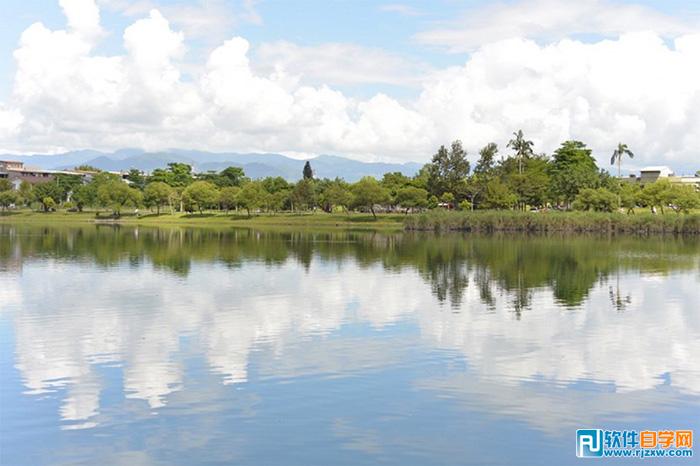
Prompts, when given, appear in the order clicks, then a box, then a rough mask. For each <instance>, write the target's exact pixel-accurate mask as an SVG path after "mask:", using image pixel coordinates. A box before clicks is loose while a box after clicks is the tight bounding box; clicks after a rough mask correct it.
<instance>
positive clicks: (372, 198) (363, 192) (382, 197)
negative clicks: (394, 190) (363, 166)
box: [352, 176, 391, 219]
mask: <svg viewBox="0 0 700 466" xmlns="http://www.w3.org/2000/svg"><path fill="white" fill-rule="evenodd" d="M352 193H353V195H354V204H355V205H356V206H358V207H360V206H362V207H367V208H369V210H370V212H372V216H373V217H374V218H375V219H376V218H377V214H376V213H375V212H374V206H375V205H377V204H386V203H388V202H390V201H391V196H390V195H389V191H388V190H387V189H386V188H384V187H382V185H381V184H379V182H378V181H377V180H376V179H374V178H372V177H371V176H365V177H364V178H362V179H361V180H360V181H358V182H357V183H355V184H354V185H352Z"/></svg>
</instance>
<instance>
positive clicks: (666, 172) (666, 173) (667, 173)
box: [639, 165, 673, 176]
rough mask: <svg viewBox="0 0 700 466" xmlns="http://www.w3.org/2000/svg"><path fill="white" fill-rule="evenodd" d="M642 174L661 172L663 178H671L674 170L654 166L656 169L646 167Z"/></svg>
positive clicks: (662, 166)
mask: <svg viewBox="0 0 700 466" xmlns="http://www.w3.org/2000/svg"><path fill="white" fill-rule="evenodd" d="M639 171H640V172H641V173H645V172H659V173H660V174H661V176H670V175H673V170H671V169H670V168H668V167H667V166H665V165H659V166H654V167H644V168H642V169H641V170H639Z"/></svg>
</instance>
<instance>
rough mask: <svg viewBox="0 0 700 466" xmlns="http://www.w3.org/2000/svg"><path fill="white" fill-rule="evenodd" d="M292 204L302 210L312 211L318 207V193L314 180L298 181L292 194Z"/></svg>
mask: <svg viewBox="0 0 700 466" xmlns="http://www.w3.org/2000/svg"><path fill="white" fill-rule="evenodd" d="M291 199H292V203H293V204H294V205H295V206H296V207H297V208H300V209H312V208H313V207H314V206H315V205H316V193H315V189H314V180H313V178H304V179H302V180H299V181H297V183H296V185H294V189H293V190H292V194H291Z"/></svg>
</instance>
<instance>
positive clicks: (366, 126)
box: [0, 0, 700, 171]
mask: <svg viewBox="0 0 700 466" xmlns="http://www.w3.org/2000/svg"><path fill="white" fill-rule="evenodd" d="M542 4H544V3H542ZM586 4H587V5H591V3H590V2H588V3H586ZM62 5H63V6H64V10H65V12H66V16H67V18H68V26H67V28H66V29H65V30H50V29H48V28H47V27H46V26H44V25H43V24H41V23H36V24H33V25H32V26H30V27H29V28H28V29H27V30H26V31H25V32H24V33H23V34H22V37H21V40H20V44H19V48H18V49H17V50H16V51H15V59H16V62H17V74H16V78H15V84H14V90H13V92H12V95H11V97H10V99H9V100H8V101H7V102H5V103H0V149H2V150H3V151H14V152H29V151H35V152H49V151H60V150H65V149H76V148H95V149H106V150H110V149H116V148H121V147H142V148H144V149H147V150H159V149H164V148H168V147H185V148H198V149H204V150H215V151H222V150H226V151H260V152H287V153H289V152H296V153H305V154H314V153H315V154H319V153H339V154H344V155H347V156H350V157H354V158H358V159H365V160H376V159H384V160H396V161H402V160H419V161H425V160H427V159H428V157H429V156H430V155H431V154H432V152H433V151H434V150H435V148H436V147H437V146H438V145H439V144H443V143H447V142H449V141H451V140H453V139H456V138H460V139H462V140H463V141H464V143H465V145H466V147H467V148H468V149H469V150H470V151H471V152H472V153H474V152H475V151H476V150H477V149H478V148H479V147H480V146H482V145H483V144H485V143H487V142H490V141H495V142H497V143H499V144H501V145H503V144H504V143H505V142H506V141H507V140H508V137H509V135H510V134H511V133H512V132H513V131H515V130H517V129H519V128H522V129H523V130H524V131H525V132H526V134H527V136H528V137H529V138H531V139H533V140H534V141H535V143H536V149H537V150H538V151H543V152H551V151H552V150H554V149H555V148H556V147H557V146H558V145H559V143H561V142H562V141H563V140H566V139H569V138H576V139H580V140H583V141H585V142H587V143H588V144H589V145H590V146H591V147H592V148H593V149H594V150H595V151H596V154H597V156H598V160H599V162H600V163H601V164H604V163H605V161H606V160H607V159H609V152H610V151H611V148H612V147H614V146H615V145H616V144H617V143H618V142H620V141H624V142H626V143H628V144H629V145H630V146H631V147H632V148H633V150H634V151H635V154H637V157H636V158H635V160H634V162H635V163H638V164H640V165H643V164H652V163H653V164H669V165H671V166H673V167H674V168H677V169H680V170H679V171H682V169H683V168H687V169H688V170H690V169H691V168H692V167H693V166H694V165H695V164H697V161H698V154H697V153H696V148H697V147H698V146H700V84H698V83H700V34H699V33H685V32H684V31H685V28H684V27H680V26H678V28H675V29H674V28H672V27H670V26H668V27H664V26H663V24H662V25H660V26H659V27H658V30H659V31H661V32H662V33H666V32H669V31H670V32H676V33H679V34H681V35H679V36H678V37H676V38H675V39H674V40H672V41H669V40H666V38H665V37H664V36H663V35H662V34H660V33H655V32H638V33H625V34H622V35H620V36H619V37H615V38H612V39H605V40H599V41H597V42H593V43H587V42H582V41H577V40H572V39H564V40H559V41H555V42H552V43H549V44H546V45H542V44H540V43H538V42H536V41H533V40H530V39H526V38H514V39H504V40H496V41H494V42H492V43H488V44H485V45H482V46H479V47H478V48H477V49H476V50H475V51H474V52H473V53H472V54H471V55H470V57H469V59H468V60H467V61H466V63H465V64H464V65H463V66H455V67H450V68H445V69H440V70H424V69H422V68H421V66H422V65H420V64H416V63H413V62H410V61H406V60H403V59H401V58H399V57H397V56H394V55H392V54H390V53H388V52H384V51H382V50H379V49H368V48H365V47H359V46H353V45H349V44H325V45H318V46H299V45H296V44H293V43H290V42H275V43H268V44H263V45H262V46H260V47H259V49H257V51H256V50H252V51H251V47H250V44H249V42H248V41H247V40H246V39H244V38H243V37H233V38H230V39H228V40H226V41H223V42H222V43H220V44H219V45H218V46H217V47H215V48H213V49H212V50H211V52H210V53H209V54H208V56H207V57H206V60H204V61H203V62H202V63H198V64H196V66H194V67H193V66H192V64H191V63H187V64H185V63H183V61H184V60H185V57H186V51H187V40H186V38H187V35H186V34H185V33H183V32H182V31H179V30H177V29H176V28H175V27H174V26H173V23H171V22H170V20H169V19H168V17H167V15H166V14H164V13H163V12H161V11H159V10H157V9H152V10H150V11H149V12H148V13H147V14H142V17H140V18H139V19H138V20H136V21H135V22H134V23H133V24H132V25H130V26H129V27H127V28H126V30H125V31H124V34H123V44H124V53H123V54H122V55H112V56H105V55H101V54H99V53H96V52H95V46H96V43H97V40H98V39H99V37H100V34H98V32H99V31H101V27H100V25H99V12H98V11H97V10H96V8H94V3H92V2H91V0H64V1H63V2H62ZM595 5H598V6H600V5H605V4H603V3H601V2H595ZM616 8H617V7H616ZM619 8H623V7H619ZM624 8H627V7H624ZM624 8H623V9H624ZM635 8H637V7H635ZM625 11H627V10H625ZM630 11H631V10H630ZM634 11H637V10H634ZM640 11H641V10H640ZM644 11H646V10H644ZM620 14H622V13H620ZM555 16H556V15H555ZM491 22H492V23H493V22H497V21H491ZM555 22H556V21H555ZM650 24H651V23H650ZM594 26H595V25H594ZM594 26H591V27H594ZM596 27H597V26H596ZM584 29H585V28H584ZM633 29H634V28H633ZM611 31H612V32H614V31H613V30H611ZM517 32H518V31H516V33H517ZM574 32H576V31H574ZM493 37H494V38H496V37H498V36H497V35H496V36H493ZM462 40H464V43H465V44H467V45H468V43H469V40H468V39H462ZM370 82H373V83H379V84H390V85H391V84H394V85H409V86H411V85H412V86H416V87H417V89H418V90H417V93H416V96H415V97H414V98H410V99H404V100H398V99H396V98H394V97H392V96H390V95H386V94H377V95H375V96H373V97H368V98H358V97H353V96H350V95H348V94H347V92H342V91H340V90H338V88H337V87H336V86H342V85H344V84H358V83H359V84H366V83H370ZM630 167H631V165H630Z"/></svg>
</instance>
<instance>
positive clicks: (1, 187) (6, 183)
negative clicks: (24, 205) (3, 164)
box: [0, 178, 12, 191]
mask: <svg viewBox="0 0 700 466" xmlns="http://www.w3.org/2000/svg"><path fill="white" fill-rule="evenodd" d="M11 189H12V183H10V180H8V179H7V178H0V191H10V190H11Z"/></svg>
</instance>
